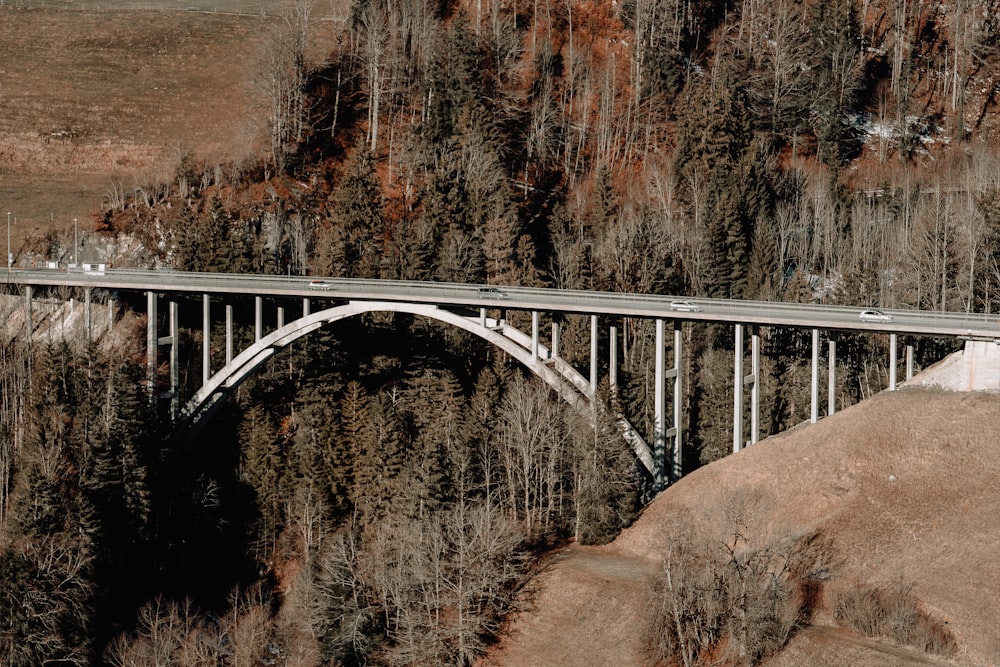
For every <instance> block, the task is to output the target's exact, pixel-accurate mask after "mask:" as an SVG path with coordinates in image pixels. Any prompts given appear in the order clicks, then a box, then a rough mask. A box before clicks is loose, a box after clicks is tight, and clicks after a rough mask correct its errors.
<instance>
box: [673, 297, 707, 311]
mask: <svg viewBox="0 0 1000 667" xmlns="http://www.w3.org/2000/svg"><path fill="white" fill-rule="evenodd" d="M670 310H679V311H682V312H685V313H697V312H700V311H701V306H699V305H698V304H696V303H694V302H693V301H689V300H687V299H676V300H674V301H671V302H670Z"/></svg>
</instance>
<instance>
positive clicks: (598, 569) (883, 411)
mask: <svg viewBox="0 0 1000 667" xmlns="http://www.w3.org/2000/svg"><path fill="white" fill-rule="evenodd" d="M997 433H1000V396H998V395H995V394H985V393H957V392H945V391H940V390H936V389H927V388H920V387H908V388H904V389H903V390H901V391H898V392H893V393H883V394H880V395H878V396H876V397H874V398H872V399H871V400H868V401H865V402H863V403H861V404H859V405H856V406H854V407H852V408H850V409H848V410H844V411H842V412H840V413H838V414H836V415H834V416H832V417H830V418H827V419H824V420H822V421H820V422H819V423H817V424H815V425H810V426H807V427H801V428H798V429H795V430H793V431H790V432H787V433H784V434H782V435H780V436H776V437H773V438H770V439H768V440H766V441H764V442H762V443H760V444H759V445H757V446H754V447H752V448H750V449H747V450H745V451H743V452H741V453H739V454H737V455H734V456H730V457H728V458H726V459H724V460H722V461H719V462H717V463H715V464H712V465H710V466H706V467H705V468H702V469H700V470H698V471H696V472H695V473H693V474H691V475H689V476H688V477H685V478H684V479H683V480H682V481H681V482H679V483H678V484H676V485H675V486H673V487H672V488H670V489H668V490H667V491H666V492H664V493H663V494H662V495H661V496H660V497H658V498H657V499H656V500H655V501H654V502H653V503H652V504H650V506H649V507H648V508H647V509H646V510H645V512H644V513H643V515H642V517H641V518H640V519H639V520H638V521H637V522H636V524H635V525H634V526H633V527H632V528H631V529H629V530H627V531H626V532H625V533H623V534H622V535H621V536H620V537H619V539H618V540H617V541H616V542H615V543H613V544H612V545H609V546H608V547H603V548H583V547H572V548H569V549H566V550H565V551H564V552H563V553H562V554H561V555H560V557H559V558H558V559H557V560H556V561H554V563H553V565H552V566H551V567H550V568H549V569H548V570H547V571H546V572H545V573H543V574H542V575H541V576H540V577H539V578H538V580H537V582H536V584H537V585H536V587H535V593H536V594H535V597H534V600H533V602H532V603H531V604H530V608H529V609H528V610H527V611H525V612H524V613H523V614H522V615H521V616H520V617H518V618H517V619H516V620H515V621H514V622H513V623H512V626H511V628H510V629H509V633H508V636H507V637H506V638H505V641H504V642H503V643H502V645H501V647H500V648H499V649H498V650H496V651H495V652H494V653H493V654H492V655H491V656H490V658H489V660H488V661H487V662H488V664H492V665H524V664H546V665H584V664H588V665H596V664H607V665H610V664H615V665H638V664H643V662H644V650H643V642H642V635H643V633H644V631H645V620H644V619H646V618H648V617H649V614H648V612H647V605H648V596H649V591H650V589H651V583H652V580H653V578H654V576H655V573H656V571H657V569H658V567H659V559H660V554H661V553H663V551H664V547H665V545H666V544H667V540H668V539H670V535H671V534H673V533H674V531H676V529H677V524H678V522H679V521H685V522H688V523H690V524H692V525H694V526H696V537H695V538H694V539H704V540H705V541H706V542H707V541H709V540H717V539H718V537H719V535H720V533H719V529H720V525H721V524H720V522H721V520H722V517H723V514H724V511H725V508H726V507H727V505H728V506H731V505H732V504H733V502H734V499H736V500H737V501H738V500H739V499H741V498H742V499H746V498H748V497H749V498H756V499H761V501H760V502H759V503H757V504H758V505H759V506H757V507H754V512H755V513H756V517H755V518H756V520H757V522H758V523H759V525H760V526H762V530H766V531H767V532H768V533H769V534H772V535H793V534H798V533H806V532H811V531H820V532H821V533H822V534H824V535H826V536H828V537H829V538H831V539H832V549H833V550H834V554H833V558H832V561H833V562H835V563H836V565H835V567H834V568H833V569H832V571H831V576H830V579H829V580H828V581H827V583H826V590H825V593H824V595H823V597H822V598H821V601H820V604H821V608H820V610H819V613H818V614H817V618H816V624H817V626H819V627H817V628H814V629H810V630H808V631H806V632H803V633H801V634H800V635H799V636H797V637H796V638H794V639H793V641H792V643H791V645H790V646H789V647H788V648H787V649H786V651H785V652H784V654H782V655H779V656H776V657H775V658H773V659H772V661H771V664H774V665H793V664H834V663H836V664H854V665H857V664H870V665H883V664H937V663H938V660H936V659H932V658H926V659H925V658H924V657H923V656H921V655H919V654H917V653H915V652H912V651H908V650H905V649H897V648H895V647H892V646H891V645H889V644H886V643H883V642H877V641H874V640H868V639H862V638H859V637H857V636H856V635H852V634H851V633H848V632H845V631H841V630H833V629H825V626H829V625H832V621H831V616H830V610H829V604H830V599H831V597H832V595H831V593H832V591H835V590H836V589H837V588H838V587H849V586H852V585H855V584H857V583H858V582H860V583H861V584H863V585H871V584H888V583H893V582H899V581H902V582H904V583H910V582H912V583H913V584H914V588H913V590H914V593H915V594H916V596H917V597H918V598H919V599H920V601H921V603H922V604H923V605H924V608H925V609H926V610H927V611H928V612H930V614H931V615H932V616H933V617H935V618H937V619H940V620H943V621H945V622H946V623H947V627H948V628H949V629H950V630H951V632H952V633H953V634H954V636H955V639H956V641H957V643H958V646H959V655H958V657H957V660H958V661H959V662H961V663H962V664H994V663H995V662H996V661H997V660H1000V639H997V633H996V628H995V622H994V620H995V618H996V616H997V614H998V613H1000V601H998V599H997V597H996V595H995V591H994V585H993V583H992V582H995V581H996V580H997V578H998V576H1000V558H997V557H996V546H997V545H998V544H1000V521H998V520H997V516H1000V494H998V493H997V488H998V483H1000V460H998V454H1000V442H998V438H997ZM748 491H753V492H754V494H748V493H747V492H748ZM744 502H745V500H744Z"/></svg>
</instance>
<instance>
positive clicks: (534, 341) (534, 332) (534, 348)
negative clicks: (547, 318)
mask: <svg viewBox="0 0 1000 667" xmlns="http://www.w3.org/2000/svg"><path fill="white" fill-rule="evenodd" d="M531 358H532V359H537V358H538V311H537V310H533V311H531Z"/></svg>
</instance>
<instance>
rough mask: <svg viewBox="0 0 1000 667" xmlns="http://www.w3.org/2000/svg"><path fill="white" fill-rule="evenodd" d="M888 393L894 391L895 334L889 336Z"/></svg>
mask: <svg viewBox="0 0 1000 667" xmlns="http://www.w3.org/2000/svg"><path fill="white" fill-rule="evenodd" d="M889 391H896V334H894V333H891V334H889Z"/></svg>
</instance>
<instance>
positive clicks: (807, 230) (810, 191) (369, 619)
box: [0, 0, 1000, 666]
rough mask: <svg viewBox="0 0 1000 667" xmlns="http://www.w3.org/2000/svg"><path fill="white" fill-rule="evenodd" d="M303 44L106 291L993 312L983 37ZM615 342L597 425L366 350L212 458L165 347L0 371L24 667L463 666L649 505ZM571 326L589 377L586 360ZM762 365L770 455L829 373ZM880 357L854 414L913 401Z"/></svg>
mask: <svg viewBox="0 0 1000 667" xmlns="http://www.w3.org/2000/svg"><path fill="white" fill-rule="evenodd" d="M312 9H313V8H312V7H311V6H310V4H308V3H304V2H299V3H296V4H294V5H293V6H292V7H291V8H290V9H289V10H288V11H287V13H286V14H285V15H284V17H283V18H282V20H279V21H276V22H273V23H272V24H271V25H270V27H269V32H268V39H267V40H266V42H267V44H266V47H265V48H264V49H263V50H262V52H261V56H260V66H259V70H258V74H257V76H256V77H255V78H254V80H253V81H252V82H250V83H249V85H250V86H251V89H252V91H253V93H254V94H253V97H254V99H255V100H256V102H257V107H256V108H255V109H254V111H255V114H256V116H255V117H258V118H262V119H264V122H263V123H262V124H261V126H260V128H259V130H260V135H261V136H262V137H263V138H264V139H263V141H262V142H261V146H262V147H263V148H262V150H261V151H260V154H259V156H258V157H256V158H254V159H250V160H243V161H239V162H219V163H199V162H196V161H195V160H194V159H193V158H191V157H190V156H184V157H182V159H181V160H179V164H178V167H177V170H176V173H175V175H174V177H173V179H172V180H170V181H169V182H163V183H159V184H156V185H153V186H143V187H138V186H136V187H135V188H121V189H118V188H115V189H114V191H113V192H111V193H109V196H108V197H107V198H106V200H105V201H104V202H103V203H102V204H101V205H100V212H99V214H98V215H97V216H96V218H95V231H96V232H98V233H100V234H101V235H102V236H103V237H104V238H105V239H107V244H108V247H109V248H112V249H127V251H126V250H121V251H117V250H116V251H115V252H116V253H117V254H114V255H113V256H109V258H108V259H109V260H110V261H113V262H114V264H115V265H116V266H129V265H131V266H138V267H144V268H158V267H172V268H175V269H177V270H190V271H224V272H252V273H269V274H281V275H285V274H292V275H310V276H335V277H364V278H387V279H403V280H430V281H453V282H465V283H480V284H489V285H498V286H502V285H528V286H545V287H553V288H563V289H583V290H604V291H621V292H634V293H653V294H672V295H689V296H693V297H698V296H701V297H718V298H732V299H755V300H784V301H795V302H819V303H830V304H849V305H856V306H873V307H887V308H896V309H903V308H914V309H927V310H947V311H964V312H977V313H986V314H989V313H995V312H996V311H997V309H998V308H997V299H998V296H997V292H998V287H1000V160H998V154H997V150H996V149H997V136H998V134H997V132H998V130H1000V125H998V123H997V114H996V111H995V96H996V93H997V90H998V88H1000V68H998V64H1000V52H998V50H997V46H998V39H1000V33H998V26H997V22H998V21H1000V2H997V1H996V0H988V1H981V2H970V1H969V0H956V1H955V2H952V3H948V4H946V3H943V2H933V1H926V2H918V3H913V2H912V1H907V0H863V1H861V2H858V1H855V0H832V1H830V2H814V1H810V0H771V1H770V2H762V1H760V0H742V1H740V2H736V1H727V0H623V1H622V2H619V3H607V2H604V1H600V0H530V1H528V0H436V1H433V0H354V1H353V2H351V3H350V11H349V13H348V15H347V16H346V17H345V21H344V22H343V25H342V28H341V29H340V30H339V31H338V34H337V38H336V39H335V40H333V41H331V42H330V43H329V44H326V45H325V48H324V55H323V57H322V58H321V59H318V60H310V58H309V57H307V56H308V54H309V53H310V51H309V50H308V49H307V43H309V38H310V35H311V30H312V29H313V27H314V25H313V19H312V14H311V12H312ZM47 243H48V246H47V247H39V248H38V249H37V252H38V254H39V256H45V255H50V254H53V253H54V252H55V251H56V250H57V248H56V247H55V246H58V245H59V244H60V243H61V241H59V240H58V239H54V238H53V239H48V241H47ZM516 318H517V316H516V315H514V316H513V319H514V321H515V323H516V321H517V319H516ZM620 324H621V326H620V331H621V332H622V336H623V340H622V343H621V369H620V371H619V386H618V387H617V388H616V390H615V391H614V392H612V391H610V389H609V388H608V387H604V388H603V390H602V392H601V394H602V399H603V400H602V401H601V407H600V409H599V414H598V415H597V416H596V418H595V420H594V421H593V423H591V422H590V421H589V420H585V419H582V418H581V417H580V416H579V415H577V414H576V413H574V412H573V411H572V410H570V409H568V408H567V406H564V405H563V404H561V403H560V401H559V400H558V398H557V397H555V396H553V395H550V394H549V392H548V390H547V389H545V388H544V387H542V386H539V385H538V384H536V383H535V382H533V381H532V380H531V379H529V378H528V377H527V376H526V374H525V373H524V372H523V371H522V370H521V369H519V368H518V367H517V366H516V364H513V363H512V362H511V360H509V359H507V358H505V357H504V356H503V355H502V354H501V353H499V352H498V351H496V350H491V349H489V348H488V346H485V345H484V344H481V343H480V342H478V341H477V340H473V339H472V337H470V336H468V335H466V334H464V333H462V332H457V331H454V330H449V329H445V328H443V327H440V326H438V325H436V324H434V323H431V322H427V321H424V320H421V319H419V318H415V317H411V316H404V315H399V314H396V315H369V316H366V317H365V318H364V319H363V320H360V321H353V322H352V321H347V322H345V323H338V324H337V325H336V327H331V328H328V329H324V330H322V331H321V332H319V333H317V334H315V335H313V336H311V337H309V338H308V339H306V340H305V341H304V342H302V343H297V344H296V345H295V346H294V347H293V348H292V349H290V350H288V351H286V352H283V353H282V354H281V355H279V356H278V357H276V358H275V359H274V360H273V361H271V362H269V364H268V365H267V366H266V368H265V369H264V370H263V371H262V372H260V373H259V374H258V375H257V376H256V377H255V378H253V379H252V380H250V381H248V382H247V383H246V384H244V385H243V386H242V387H241V388H240V389H239V391H238V392H237V394H236V395H235V397H234V399H233V400H232V401H230V402H229V404H227V405H226V406H225V408H224V409H222V410H221V411H220V412H219V413H218V414H217V416H216V417H215V418H214V420H213V422H212V424H211V425H210V426H209V428H208V429H207V431H206V432H205V433H204V434H202V436H201V437H200V438H199V439H198V440H197V441H195V442H177V441H176V440H175V439H174V438H173V436H172V433H171V428H170V424H169V421H168V419H167V415H166V411H165V409H164V407H165V406H164V402H163V401H157V400H155V398H153V399H152V400H151V397H150V396H149V395H148V393H147V390H146V385H145V382H144V380H145V375H144V373H145V370H144V366H143V361H144V359H143V358H142V357H141V356H138V353H137V352H136V350H137V349H138V348H140V347H141V343H137V341H141V336H142V331H143V328H142V324H141V323H139V324H135V326H134V330H133V331H131V332H128V331H125V332H123V333H120V335H117V336H110V335H109V336H108V337H107V339H106V340H103V341H97V342H94V343H89V344H83V343H80V342H79V341H75V340H67V339H63V340H52V339H51V338H50V339H48V340H45V341H32V342H31V343H30V344H28V343H27V342H26V341H25V340H24V339H23V338H16V339H10V340H4V341H2V343H0V390H2V394H0V396H2V399H0V402H2V405H0V434H2V435H0V608H3V609H8V610H11V613H10V615H9V618H8V619H6V621H5V622H4V623H2V624H0V662H2V663H3V664H9V665H12V666H14V665H37V664H46V663H54V664H63V665H90V664H107V665H115V666H124V665H177V664H179V665H246V664H280V665H319V664H343V665H360V664H386V665H404V664H405V665H408V664H456V665H466V664H471V663H472V662H473V661H474V660H475V659H476V658H477V657H479V656H481V655H483V653H484V651H485V650H486V649H487V648H488V647H489V645H490V644H491V643H492V642H493V641H494V640H495V639H496V638H497V636H498V634H499V633H501V632H502V629H503V623H504V620H505V619H506V618H508V617H509V615H510V614H511V613H512V612H514V611H515V610H516V609H517V608H518V604H519V602H518V601H519V600H520V599H522V596H523V595H525V594H526V592H525V586H526V584H527V582H528V581H529V580H530V577H531V575H532V573H533V572H535V571H537V569H538V568H539V567H542V565H541V564H542V563H543V562H544V560H543V559H544V555H545V553H546V551H547V550H548V549H550V548H551V547H553V546H554V545H558V544H562V543H565V542H566V541H569V540H574V541H576V542H579V543H582V544H600V543H605V542H607V541H609V540H611V539H613V538H614V536H615V535H616V534H617V533H618V532H619V531H620V530H621V529H622V528H623V527H625V526H627V525H628V524H629V523H630V522H631V521H632V520H633V519H634V517H635V516H636V512H637V511H638V510H639V509H640V507H641V506H642V504H643V502H645V501H647V500H648V499H649V497H650V493H651V492H652V490H651V489H650V486H649V483H648V480H647V479H645V478H644V476H643V474H642V472H641V470H640V466H637V465H636V462H635V461H634V460H633V457H632V455H631V452H630V451H629V450H628V448H627V447H626V445H625V444H624V442H623V441H622V439H621V437H620V435H619V433H618V431H617V429H616V426H615V417H616V415H618V414H625V415H627V416H628V417H629V419H630V420H632V422H633V423H634V424H636V425H637V426H638V427H639V430H640V431H641V432H644V433H650V432H651V431H652V427H651V425H652V414H651V409H652V401H651V400H649V396H650V394H651V392H652V386H651V375H652V370H651V369H652V364H653V347H654V344H653V325H652V323H651V322H647V321H643V320H639V319H634V318H624V319H623V320H622V321H621V323H620ZM562 326H563V329H562V332H563V333H562V338H561V349H562V354H563V356H564V357H565V358H566V359H567V361H570V362H571V363H578V364H579V365H585V364H586V363H587V361H586V360H587V355H588V354H589V322H588V321H586V320H585V319H583V318H575V317H572V316H568V317H566V318H565V321H564V322H562ZM249 331H250V329H249V328H247V329H245V330H244V331H243V334H244V335H251V334H249V333H248V332H249ZM683 335H684V337H685V340H684V345H685V349H686V351H687V352H686V354H687V356H686V358H685V365H684V368H683V371H682V372H683V373H684V376H685V377H684V386H685V393H684V395H683V396H682V397H680V398H679V400H681V401H683V403H684V405H683V412H684V415H685V424H684V428H685V432H686V433H687V434H688V439H687V442H686V443H685V447H686V451H685V454H684V465H685V469H686V470H687V471H690V470H691V469H693V468H695V467H697V466H699V465H703V464H706V463H709V462H711V461H713V460H715V459H717V458H720V457H721V456H724V455H725V454H726V453H728V451H729V448H730V445H729V443H730V442H731V430H730V429H731V425H730V422H729V419H730V416H731V410H732V401H733V393H732V391H733V390H732V387H731V386H729V385H730V384H731V382H732V377H731V373H732V371H731V365H730V364H731V358H732V354H733V348H732V346H733V343H732V336H731V332H729V331H728V330H726V329H724V328H721V327H717V326H711V325H687V326H686V327H685V328H684V334H683ZM184 336H186V338H184V340H182V345H187V346H190V347H191V349H192V350H194V349H195V348H197V347H199V346H200V345H201V343H202V341H200V340H199V334H198V333H192V332H188V333H186V334H184ZM762 336H763V339H764V349H763V359H762V373H763V377H762V378H761V382H762V383H763V385H764V388H765V391H763V392H762V396H766V397H767V398H766V400H765V402H764V404H763V405H762V427H761V431H762V433H765V434H767V433H776V432H779V431H781V430H784V429H786V428H788V427H791V426H793V425H795V424H798V423H800V422H801V421H803V420H804V419H807V418H808V417H807V415H808V410H809V372H810V371H809V366H808V363H809V362H808V358H809V352H808V350H809V345H810V341H809V340H808V332H796V331H791V330H764V331H762ZM909 342H912V344H914V345H915V346H916V351H917V358H918V359H917V360H918V363H919V364H926V363H932V362H934V361H937V360H938V359H940V358H941V357H942V356H943V355H944V354H945V353H947V352H949V351H951V350H952V349H953V348H952V347H950V345H953V343H947V342H942V341H937V340H928V339H915V340H913V341H909ZM886 345H887V341H886V340H883V339H881V338H879V337H877V336H861V335H853V334H842V335H841V337H840V338H839V339H838V350H839V355H838V366H839V367H838V370H837V377H838V385H837V387H836V391H837V397H838V403H839V404H840V405H844V406H846V405H849V404H851V403H854V402H857V401H859V400H861V399H863V398H865V397H866V396H869V395H871V394H872V393H875V392H877V391H880V390H881V389H882V388H884V387H885V386H886V385H887V384H888V378H887V369H886V367H885V366H886V364H885V361H884V360H885V359H886V358H887V354H886ZM222 348H223V346H222V345H217V344H216V345H213V350H215V351H217V350H219V349H222ZM213 353H215V354H217V352H213ZM185 356H190V357H195V358H197V354H196V353H195V354H191V355H185ZM216 361H217V360H216ZM199 382H200V369H199V368H196V367H192V368H185V369H183V370H182V384H183V388H182V391H183V392H186V395H190V394H191V393H192V392H193V390H194V389H195V388H196V387H197V386H198V383H199ZM744 657H745V656H744ZM676 659H677V660H680V657H676Z"/></svg>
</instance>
